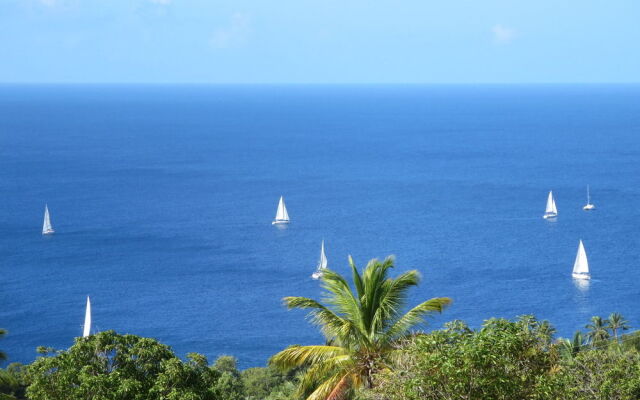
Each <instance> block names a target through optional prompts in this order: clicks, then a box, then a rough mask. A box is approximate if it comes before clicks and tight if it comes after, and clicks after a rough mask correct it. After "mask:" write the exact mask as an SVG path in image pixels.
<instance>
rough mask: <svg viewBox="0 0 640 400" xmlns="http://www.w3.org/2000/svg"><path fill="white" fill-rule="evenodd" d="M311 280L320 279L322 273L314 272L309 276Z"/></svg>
mask: <svg viewBox="0 0 640 400" xmlns="http://www.w3.org/2000/svg"><path fill="white" fill-rule="evenodd" d="M311 278H312V279H320V278H322V272H320V271H316V272H314V273H313V274H311Z"/></svg>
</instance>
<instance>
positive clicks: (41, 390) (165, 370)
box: [27, 331, 235, 400]
mask: <svg viewBox="0 0 640 400" xmlns="http://www.w3.org/2000/svg"><path fill="white" fill-rule="evenodd" d="M28 376H29V379H30V381H31V384H30V386H29V387H28V389H27V395H28V397H29V399H31V400H58V399H60V400H62V399H65V400H75V399H78V400H80V399H83V400H84V399H95V400H98V399H100V400H146V399H149V400H151V399H154V400H178V399H181V400H217V399H222V398H226V397H220V396H219V395H218V394H219V391H218V390H217V386H218V385H219V384H220V382H219V381H220V377H221V374H220V372H219V371H217V370H215V369H214V368H210V367H208V365H207V360H206V358H205V357H203V356H200V355H195V354H192V355H190V356H189V361H188V362H186V363H185V362H182V361H181V360H180V359H179V358H177V357H176V356H175V355H174V354H173V352H172V351H171V350H170V349H169V347H167V346H165V345H163V344H161V343H159V342H157V341H156V340H153V339H148V338H141V337H138V336H134V335H118V334H116V333H115V332H113V331H108V332H102V333H99V334H97V335H93V336H90V337H88V338H78V339H76V343H75V344H74V345H73V346H71V347H70V348H69V349H68V350H66V351H56V352H55V353H53V354H50V355H49V356H44V357H39V358H38V359H37V360H36V361H35V362H34V363H33V364H31V365H30V366H29V367H28ZM234 399H235V397H234Z"/></svg>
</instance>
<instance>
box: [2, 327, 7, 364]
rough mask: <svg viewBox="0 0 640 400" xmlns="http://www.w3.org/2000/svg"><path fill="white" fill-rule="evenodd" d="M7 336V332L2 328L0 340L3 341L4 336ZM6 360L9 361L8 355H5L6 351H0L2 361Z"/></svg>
mask: <svg viewBox="0 0 640 400" xmlns="http://www.w3.org/2000/svg"><path fill="white" fill-rule="evenodd" d="M6 334H7V331H6V330H4V329H1V328H0V339H2V337H3V336H4V335H6ZM6 359H7V353H5V352H4V351H2V350H0V361H4V360H6Z"/></svg>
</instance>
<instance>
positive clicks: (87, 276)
mask: <svg viewBox="0 0 640 400" xmlns="http://www.w3.org/2000/svg"><path fill="white" fill-rule="evenodd" d="M587 184H589V185H590V186H591V195H592V200H593V202H594V203H595V205H596V207H597V209H596V210H595V211H593V212H585V211H583V210H582V206H583V205H584V204H585V202H586V186H587ZM549 190H553V191H554V194H555V196H556V203H557V206H558V209H559V217H558V219H557V221H555V222H552V221H545V220H543V219H542V214H543V212H544V207H545V203H546V198H547V193H548V191H549ZM280 195H284V198H285V201H286V204H287V208H288V210H289V214H290V216H291V221H292V222H291V224H290V225H289V226H287V227H286V228H284V229H280V228H278V227H274V226H272V225H271V220H272V219H273V217H274V214H275V211H276V206H277V202H278V198H279V196H280ZM45 203H47V204H48V205H49V208H50V210H51V216H52V222H53V226H54V228H55V229H56V233H55V235H53V236H51V237H43V236H42V235H41V227H42V218H43V211H44V206H45ZM323 239H324V240H325V242H326V248H327V257H328V260H329V267H330V268H333V269H335V270H337V271H340V272H345V273H346V272H348V265H347V255H348V254H351V255H353V257H354V259H355V260H356V262H357V263H358V264H359V265H360V266H364V265H365V264H366V262H367V261H368V260H369V259H371V258H374V257H378V258H383V257H385V256H387V255H390V254H393V255H395V256H396V261H397V271H396V273H397V272H400V271H405V270H408V269H413V268H416V269H418V270H420V272H421V273H422V275H423V281H422V283H421V284H420V286H419V287H418V288H417V289H414V290H413V291H412V294H411V297H410V299H409V300H410V303H411V304H415V303H417V302H418V301H420V300H424V299H427V298H430V297H434V296H449V297H452V298H453V300H454V303H453V305H452V306H451V307H450V308H449V309H448V310H446V312H445V313H444V314H443V315H442V316H439V317H436V318H433V319H431V320H430V325H429V328H427V329H432V328H439V327H441V326H442V324H443V323H444V322H446V321H448V320H452V319H464V320H466V321H467V322H468V323H469V324H470V325H472V326H474V327H478V326H479V325H480V324H481V323H482V321H483V320H485V319H487V318H490V317H493V316H496V317H508V318H513V317H515V316H517V315H521V314H529V313H531V314H535V315H536V316H538V317H539V318H540V319H549V320H550V321H551V322H552V323H553V324H554V325H555V326H556V327H557V329H558V333H559V334H560V335H562V336H568V335H571V334H572V333H573V332H574V331H575V330H576V329H580V328H582V327H584V325H585V324H586V323H587V322H588V319H589V318H590V317H591V316H592V315H603V316H606V315H608V314H609V313H610V312H613V311H618V312H621V313H622V314H623V315H624V316H626V317H627V319H629V320H630V322H631V325H632V326H633V327H640V307H638V305H639V299H640V86H607V85H602V86H571V85H553V86H544V85H542V86H491V85H485V86H0V327H2V328H5V329H7V330H8V331H9V334H8V335H7V336H6V337H5V338H4V339H2V340H0V349H2V350H4V351H5V352H7V353H8V354H9V357H10V360H9V361H21V362H29V361H31V360H33V359H34V358H35V357H36V352H35V349H36V347H37V346H49V347H54V348H67V347H68V346H70V345H71V344H72V343H73V340H74V337H76V336H79V335H81V333H82V323H83V319H84V306H85V301H86V296H87V295H90V296H91V299H92V305H93V321H94V324H95V329H96V330H98V331H103V330H109V329H115V330H117V331H118V332H121V333H132V334H137V335H142V336H151V337H155V338H158V339H159V340H160V341H162V342H164V343H166V344H168V345H170V346H171V347H172V348H173V349H174V350H175V351H176V353H177V354H178V355H180V356H181V357H184V356H185V355H186V353H188V352H200V353H203V354H205V355H207V356H208V357H209V358H210V359H211V360H213V359H214V358H215V357H217V356H218V355H220V354H231V355H234V356H236V357H237V358H238V359H239V362H240V366H241V367H243V368H245V367H250V366H261V365H264V364H265V363H266V361H267V359H268V357H269V356H270V355H272V354H274V353H275V352H277V351H279V350H281V349H283V348H284V347H286V346H287V345H289V344H296V343H297V344H312V343H319V342H321V341H322V338H321V336H320V334H319V333H318V332H317V330H316V329H315V328H314V327H312V326H311V325H309V324H308V323H307V322H306V321H305V318H304V312H301V311H287V310H286V309H285V308H284V307H283V306H282V305H281V298H282V297H284V296H290V295H301V296H311V297H319V296H320V293H321V289H320V288H319V286H318V282H317V281H313V280H312V279H310V275H311V273H312V272H313V270H314V268H315V265H316V263H317V260H318V257H319V251H320V242H321V240H323ZM579 239H583V241H584V244H585V247H586V250H587V254H588V257H589V261H590V266H591V272H592V276H593V279H592V280H591V281H590V283H589V284H588V286H584V287H580V286H577V285H575V284H574V282H573V281H572V279H571V269H572V266H573V261H574V258H575V255H576V251H577V248H578V241H579Z"/></svg>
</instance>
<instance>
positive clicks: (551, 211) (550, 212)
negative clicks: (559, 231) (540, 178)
mask: <svg viewBox="0 0 640 400" xmlns="http://www.w3.org/2000/svg"><path fill="white" fill-rule="evenodd" d="M557 216H558V209H557V208H556V201H555V200H554V199H553V192H552V191H549V197H548V198H547V208H546V210H545V212H544V215H543V216H542V218H544V219H549V218H555V217H557Z"/></svg>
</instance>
